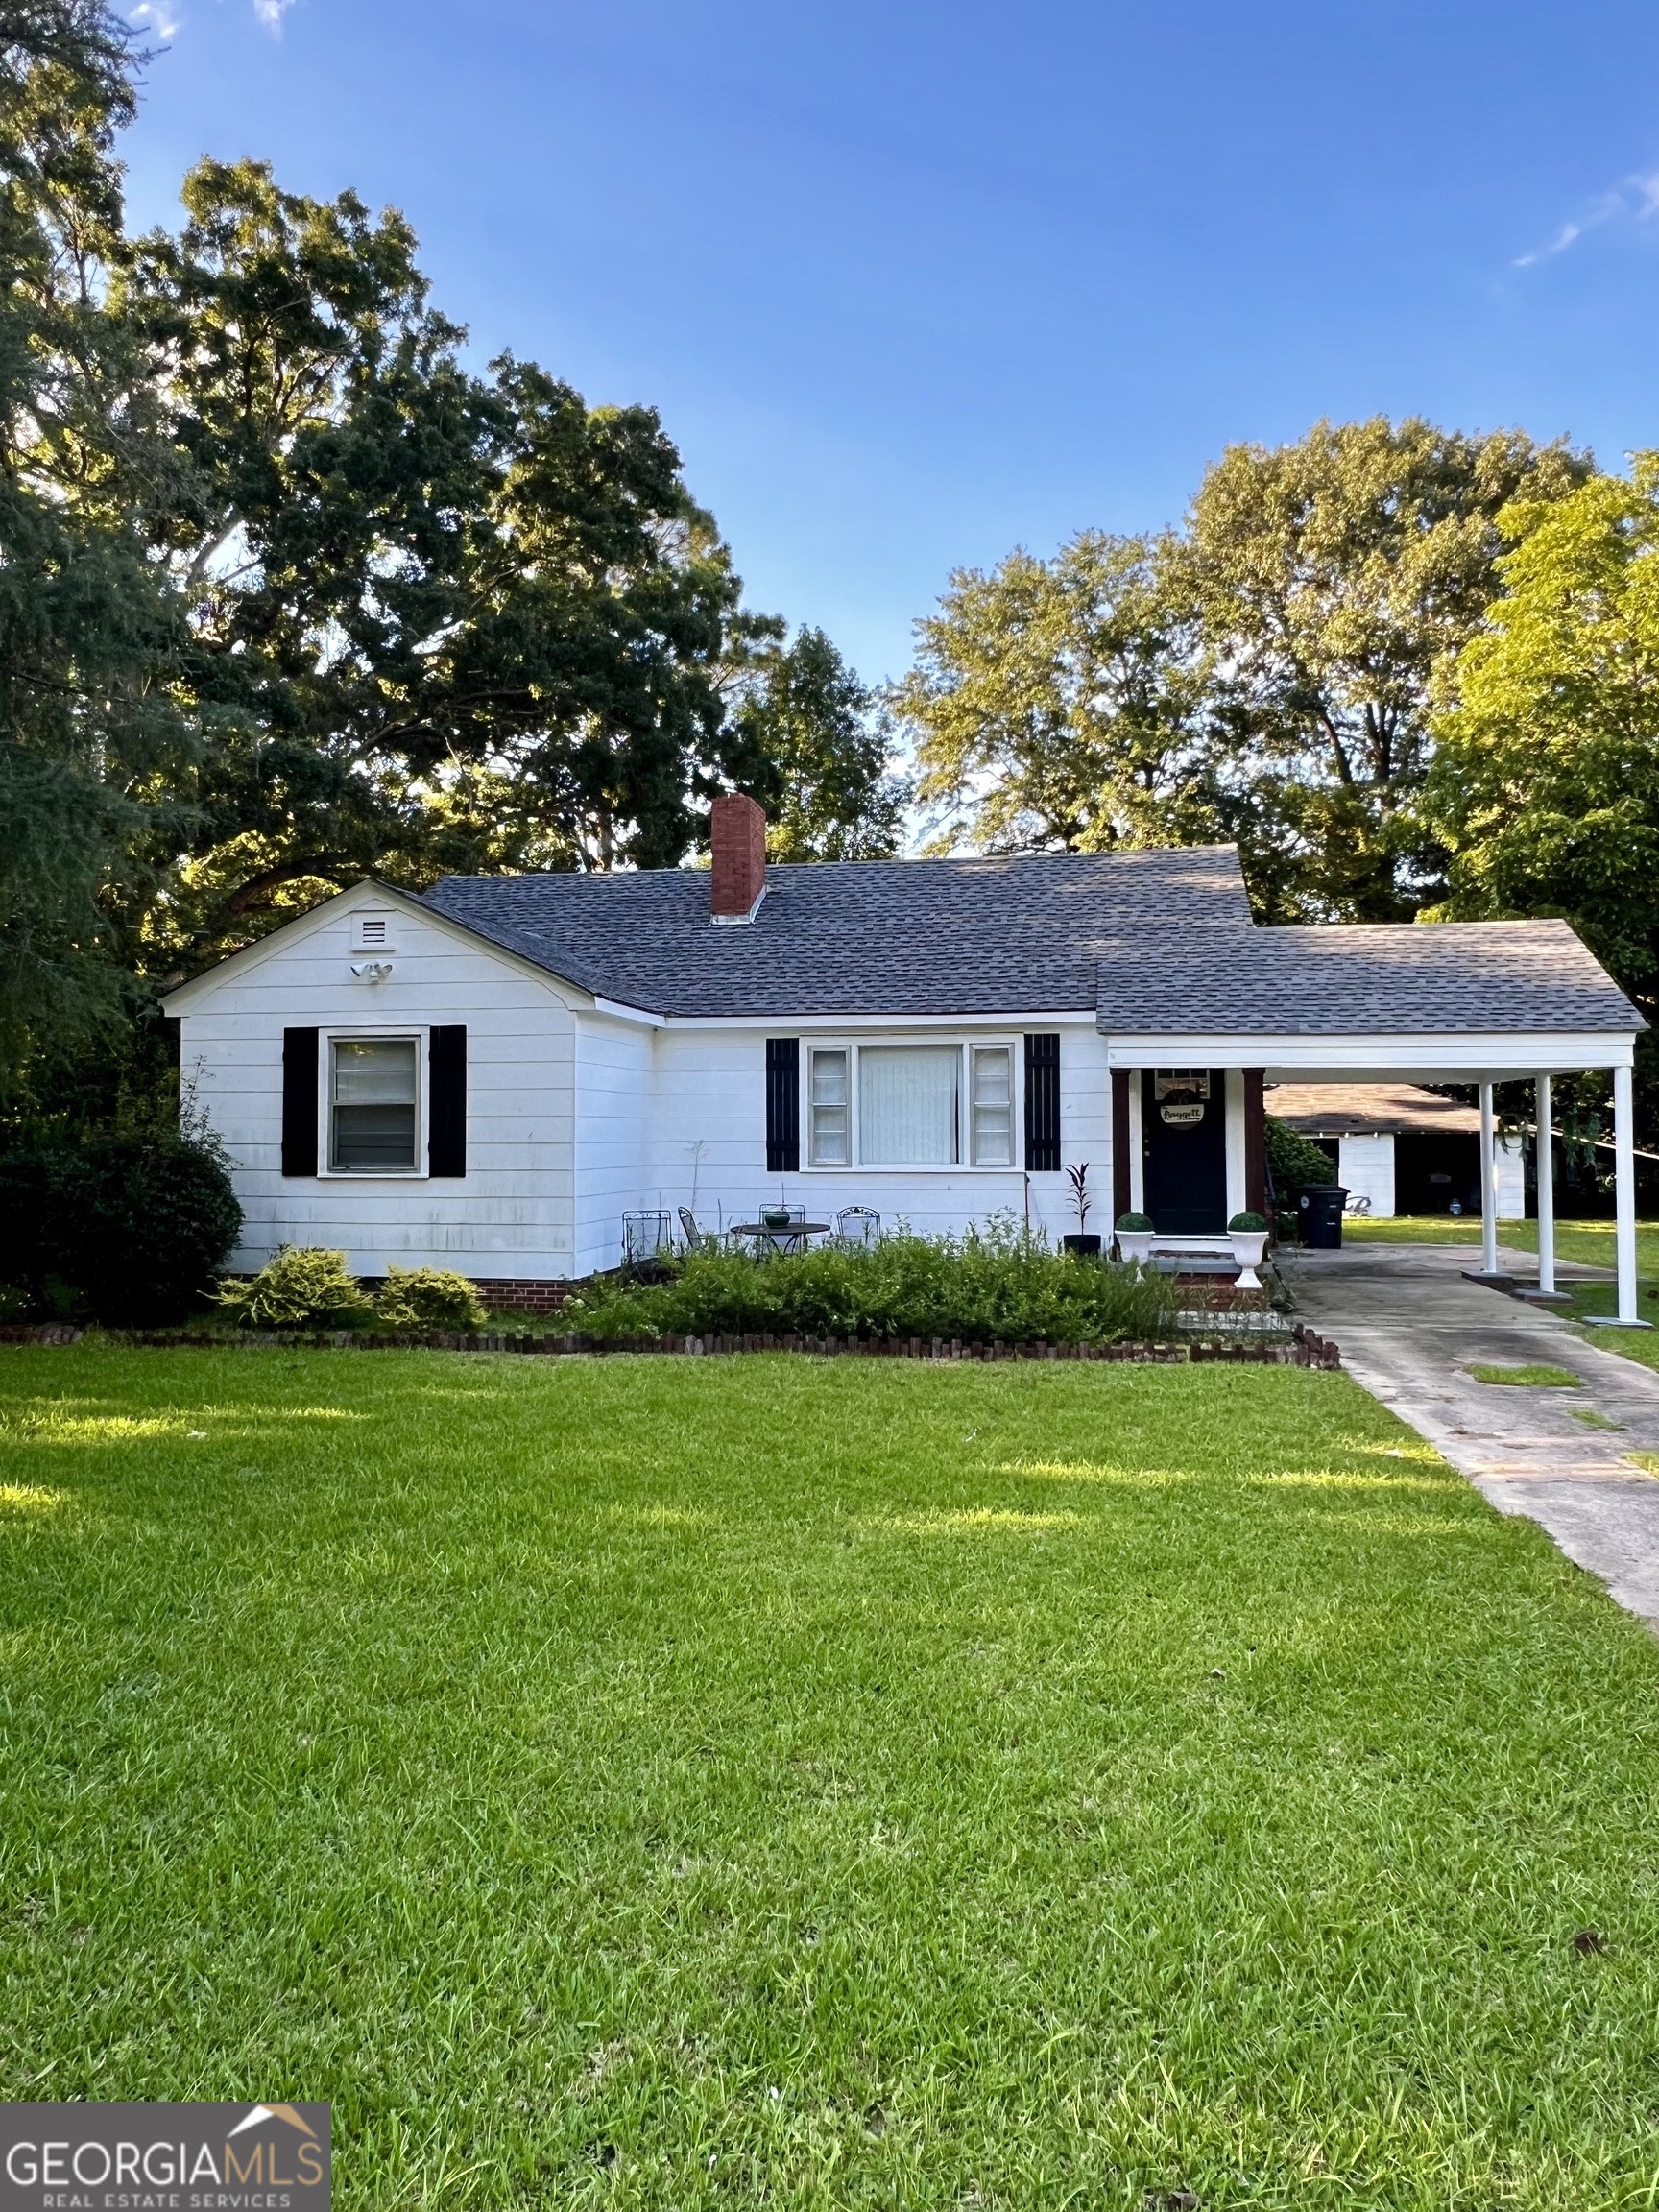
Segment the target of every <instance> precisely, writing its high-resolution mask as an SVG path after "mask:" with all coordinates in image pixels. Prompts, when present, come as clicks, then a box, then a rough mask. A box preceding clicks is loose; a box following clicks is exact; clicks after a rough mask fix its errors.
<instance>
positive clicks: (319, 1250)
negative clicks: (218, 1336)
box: [219, 1244, 373, 1329]
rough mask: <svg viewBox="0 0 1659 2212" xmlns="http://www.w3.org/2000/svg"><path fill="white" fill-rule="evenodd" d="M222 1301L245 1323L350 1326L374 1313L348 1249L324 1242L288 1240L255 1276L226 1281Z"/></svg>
mask: <svg viewBox="0 0 1659 2212" xmlns="http://www.w3.org/2000/svg"><path fill="white" fill-rule="evenodd" d="M219 1304H220V1306H221V1307H222V1308H223V1309H224V1311H225V1313H226V1315H227V1316H228V1319H230V1320H232V1321H235V1322H237V1323H239V1324H240V1325H241V1327H243V1328H244V1329H350V1328H354V1327H356V1326H358V1325H359V1324H361V1323H362V1322H365V1321H368V1320H370V1319H372V1318H373V1308H372V1307H371V1305H370V1303H369V1300H368V1298H367V1296H366V1295H365V1294H364V1292H363V1290H362V1288H361V1286H359V1284H358V1282H357V1278H356V1277H355V1276H354V1275H352V1274H350V1273H349V1271H348V1269H347V1266H346V1255H345V1253H344V1252H329V1251H326V1250H325V1249H324V1247H323V1246H322V1245H320V1244H301V1245H298V1246H296V1245H293V1244H284V1245H283V1247H282V1249H281V1250H280V1251H279V1252H278V1253H277V1255H276V1259H275V1260H272V1261H269V1262H267V1263H266V1265H265V1266H263V1267H261V1268H260V1270H259V1272H258V1274H257V1275H255V1276H253V1277H252V1280H251V1281H249V1282H246V1283H241V1282H236V1281H233V1280H232V1281H228V1282H226V1283H224V1284H223V1285H222V1286H220V1291H219Z"/></svg>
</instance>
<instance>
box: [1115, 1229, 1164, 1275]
mask: <svg viewBox="0 0 1659 2212" xmlns="http://www.w3.org/2000/svg"><path fill="white" fill-rule="evenodd" d="M1155 1235H1156V1231H1154V1230H1151V1229H1119V1230H1118V1259H1119V1260H1121V1261H1122V1262H1124V1264H1125V1265H1126V1266H1127V1265H1130V1264H1133V1265H1135V1266H1137V1267H1144V1266H1145V1264H1146V1262H1147V1261H1148V1260H1150V1259H1151V1257H1152V1238H1153V1237H1154V1236H1155Z"/></svg>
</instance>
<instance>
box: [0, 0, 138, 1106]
mask: <svg viewBox="0 0 1659 2212" xmlns="http://www.w3.org/2000/svg"><path fill="white" fill-rule="evenodd" d="M135 63H136V57H135V55H134V53H133V50H132V43H131V39H130V36H129V34H128V32H127V30H126V28H125V26H123V25H122V24H121V23H120V21H119V20H118V19H117V18H116V17H115V16H114V15H112V14H111V13H110V12H108V9H106V8H105V7H104V6H103V5H102V4H101V0H0V276H3V279H4V281H3V283H0V1082H4V1083H5V1084H6V1085H13V1084H14V1083H15V1080H16V1078H17V1075H18V1071H19V1070H20V1069H21V1068H22V1067H23V1066H24V1064H25V1063H26V1062H27V1061H28V1060H29V1059H30V1057H31V1056H32V1055H34V1054H37V1053H39V1052H40V1051H42V1050H51V1049H63V1048H67V1047H68V1046H70V1045H71V1044H73V1043H74V1042H75V1041H77V1040H84V1038H85V1036H86V1034H87V1033H88V1031H91V1030H95V1029H96V1028H98V1027H99V1026H100V1025H101V1024H105V1023H108V1022H110V1021H111V1020H113V1019H115V1018H116V1017H117V1016H118V1014H119V1012H120V1009H121V1005H122V1000H123V996H124V994H123V983H122V971H121V968H120V967H119V965H117V961H118V958H119V955H120V953H121V951H122V950H123V945H122V932H121V928H120V920H119V918H120V910H121V903H122V900H123V896H124V895H125V896H127V897H129V898H130V897H131V896H132V894H133V893H134V892H135V891H136V889H137V871H136V863H135V858H134V848H135V845H136V843H137V840H138V838H139V836H140V834H141V832H142V831H143V830H144V829H145V828H146V824H147V812H146V810H147V808H149V807H153V806H155V805H157V804H160V805H167V804H168V802H167V798H166V794H167V793H169V792H170V791H171V790H172V789H173V788H174V786H175V785H176V783H177V781H178V775H179V770H180V761H181V757H182V756H181V739H182V725H181V723H180V717H179V716H178V714H177V712H176V711H175V709H173V707H172V705H171V703H170V702H169V700H168V697H167V694H166V691H165V688H164V685H162V683H161V682H160V678H161V677H162V676H163V675H164V673H165V670H166V666H167V663H168V661H169V658H170V655H171V652H172V650H173V647H174V645H175V643H176V641H177V634H176V629H175V625H174V623H173V620H172V615H171V610H170V608H169V606H168V604H167V601H166V599H165V597H164V595H163V594H162V592H161V591H160V590H159V589H157V583H156V576H155V574H154V572H153V569H152V567H151V565H150V564H149V562H148V561H147V559H146V548H145V543H144V539H143V536H142V534H141V530H140V527H139V524H140V518H141V517H142V516H143V514H144V512H145V510H146V509H147V508H149V507H151V506H153V505H154V504H155V502H156V500H157V499H158V498H159V497H160V496H162V494H163V491H164V478H165V473H166V453H165V448H164V446H163V445H162V444H161V442H160V441H159V440H158V438H157V437H156V421H155V409H154V405H153V400H152V397H151V394H150V390H149V385H148V376H147V368H146V363H145V361H144V358H143V354H142V351H141V349H139V348H138V347H137V345H136V344H135V343H134V338H133V333H132V330H131V328H130V327H129V326H128V325H126V323H125V322H124V320H123V318H121V317H120V316H119V315H117V314H112V313H111V312H110V309H109V304H108V300H107V297H106V275H107V271H108V266H109V263H110V260H111V258H112V256H113V255H115V254H116V253H117V252H119V250H120V240H121V221H122V205H121V183H120V172H119V169H118V167H117V165H116V162H115V159H114V156H113V151H112V148H113V142H114V137H115V133H116V131H117V130H118V128H119V126H120V125H121V124H122V123H123V122H125V121H126V120H127V119H128V118H129V116H130V115H131V114H132V104H133V73H134V68H135Z"/></svg>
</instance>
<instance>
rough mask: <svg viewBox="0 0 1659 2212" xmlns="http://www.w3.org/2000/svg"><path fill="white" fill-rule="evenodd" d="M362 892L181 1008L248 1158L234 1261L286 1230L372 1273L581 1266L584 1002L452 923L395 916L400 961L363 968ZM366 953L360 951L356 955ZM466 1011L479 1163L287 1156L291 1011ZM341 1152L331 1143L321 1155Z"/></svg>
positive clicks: (518, 1273)
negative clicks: (391, 1167)
mask: <svg viewBox="0 0 1659 2212" xmlns="http://www.w3.org/2000/svg"><path fill="white" fill-rule="evenodd" d="M365 907H373V910H374V911H381V910H382V909H381V908H380V907H378V906H375V905H374V902H373V901H372V900H368V899H365V898H364V897H363V896H362V895H357V894H353V895H349V898H348V899H347V900H342V901H339V902H332V903H331V904H330V905H329V906H327V907H325V908H323V909H321V910H320V912H319V916H318V918H317V921H316V923H315V925H314V926H313V927H312V928H311V929H310V930H309V931H306V930H305V929H304V928H303V926H301V928H300V929H299V930H298V931H297V932H296V934H295V935H293V936H291V937H289V938H288V939H287V941H286V942H285V944H284V945H283V946H281V947H280V948H279V949H277V948H274V949H273V950H272V951H271V952H270V954H269V955H267V956H266V957H264V958H256V959H253V960H252V961H248V960H244V961H241V962H238V963H236V964H234V965H233V966H230V967H228V969H227V971H226V972H225V974H224V976H223V979H222V980H220V981H218V982H217V983H214V982H213V981H212V979H211V978H205V979H204V981H205V982H206V983H207V986H208V987H207V988H206V990H205V991H203V990H202V988H201V986H197V987H196V993H195V996H194V997H193V1000H192V1003H191V1005H190V1008H189V1011H187V1012H185V1013H184V1014H182V1015H181V1017H180V1027H181V1038H180V1049H181V1066H182V1073H183V1077H184V1080H185V1082H186V1084H188V1085H189V1086H191V1088H192V1089H193V1090H194V1093H195V1095H196V1097H197V1099H198V1100H199V1102H200V1104H201V1106H202V1108H203V1110H204V1112H205V1113H206V1115H207V1117H208V1118H209V1120H210V1121H211V1123H212V1125H213V1127H214V1128H215V1129H217V1130H218V1132H219V1134H220V1135H221V1137H222V1138H223V1139H224V1141H225V1143H226V1145H227V1147H228V1150H229V1153H230V1156H231V1159H232V1162H233V1163H234V1180H235V1185H236V1194H237V1196H238V1197H239V1198H240V1200H241V1202H242V1210H243V1213H244V1215H245V1216H246V1222H245V1227H244V1230H243V1241H242V1244H241V1246H240V1247H239V1249H238V1251H237V1253H236V1254H235V1255H234V1257H233V1259H232V1262H231V1264H232V1265H233V1266H235V1267H241V1268H250V1267H256V1266H259V1265H261V1264H262V1263H263V1262H264V1261H266V1260H267V1259H269V1258H270V1256H271V1254H272V1253H273V1252H274V1251H275V1250H276V1247H277V1245H279V1244H283V1243H293V1244H323V1245H328V1246H337V1247H339V1248H340V1249H341V1250H343V1251H344V1252H345V1253H346V1256H347V1262H348V1264H349V1266H350V1267H351V1268H352V1269H353V1270H354V1271H355V1272H357V1273H358V1274H362V1275H378V1274H382V1273H384V1271H385V1269H386V1267H387V1265H388V1264H391V1263H395V1264H397V1265H398V1266H435V1267H456V1268H460V1269H461V1270H462V1271H463V1272H465V1273H468V1274H471V1275H477V1276H504V1277H509V1278H518V1279H520V1280H523V1279H533V1278H537V1277H548V1276H554V1277H557V1276H563V1275H568V1274H569V1273H571V1272H572V1269H573V1266H574V1262H575V1249H574V1227H575V1220H574V1204H573V1195H574V1191H573V1160H574V1149H575V1146H574V1119H575V1100H574V1073H575V1056H574V1039H575V1022H574V1016H573V1014H572V1012H571V1010H570V1008H569V1007H567V1006H566V1005H565V1002H564V1001H563V999H562V998H560V996H559V995H558V992H557V987H556V986H555V985H553V984H552V983H551V981H549V983H548V984H546V985H543V984H541V983H540V982H538V981H537V980H536V979H535V978H534V977H533V976H530V975H527V974H523V973H522V972H521V971H520V970H519V969H518V968H517V966H516V965H515V964H513V963H512V962H510V961H507V960H502V959H497V958H496V957H495V956H494V955H493V953H492V952H491V951H490V950H488V949H487V948H486V947H484V946H481V945H480V946H476V947H475V946H473V945H471V944H469V943H468V942H467V941H466V940H465V939H464V938H461V937H459V936H458V935H457V934H455V933H454V932H452V931H450V930H446V929H445V928H443V927H442V926H440V925H438V924H436V923H429V922H426V921H423V920H421V918H420V917H419V916H415V915H411V914H409V913H407V912H405V911H402V910H398V911H397V912H395V913H394V914H393V917H392V922H393V927H392V939H393V948H394V949H393V950H392V951H391V952H390V953H389V954H388V955H387V957H388V958H389V959H390V960H391V962H392V974H391V975H390V977H389V978H388V979H387V980H386V981H384V982H382V983H378V984H370V983H368V982H365V981H362V980H360V979H359V978H358V977H357V976H355V975H353V974H352V973H351V963H352V959H353V957H354V955H353V951H352V946H351V920H350V917H351V914H352V913H353V912H354V911H360V910H363V909H364V908H365ZM355 957H356V958H357V959H359V960H360V959H362V958H363V954H362V953H361V952H360V951H359V952H357V953H356V954H355ZM449 1022H465V1023H466V1026H467V1061H468V1067H467V1087H468V1100H467V1173H466V1176H465V1178H464V1179H460V1180H454V1181H451V1180H448V1179H440V1180H437V1181H429V1180H427V1179H426V1178H424V1177H423V1176H408V1177H402V1176H399V1177H387V1178H380V1177H368V1176H341V1177H329V1176H322V1175H319V1176H305V1177H285V1176H284V1175H283V1174H282V1172H281V1135H282V1032H283V1030H284V1029H285V1028H290V1027H307V1028H309V1027H317V1028H321V1029H327V1028H348V1029H349V1028H354V1027H361V1028H363V1029H364V1030H366V1031H373V1030H376V1029H379V1030H385V1029H396V1028H397V1027H398V1026H399V1025H400V1024H408V1025H409V1027H411V1028H427V1027H431V1026H434V1025H437V1024H440V1023H449ZM320 1156H321V1157H322V1158H324V1159H325V1158H326V1151H325V1149H324V1150H323V1152H322V1153H321V1155H320Z"/></svg>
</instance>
